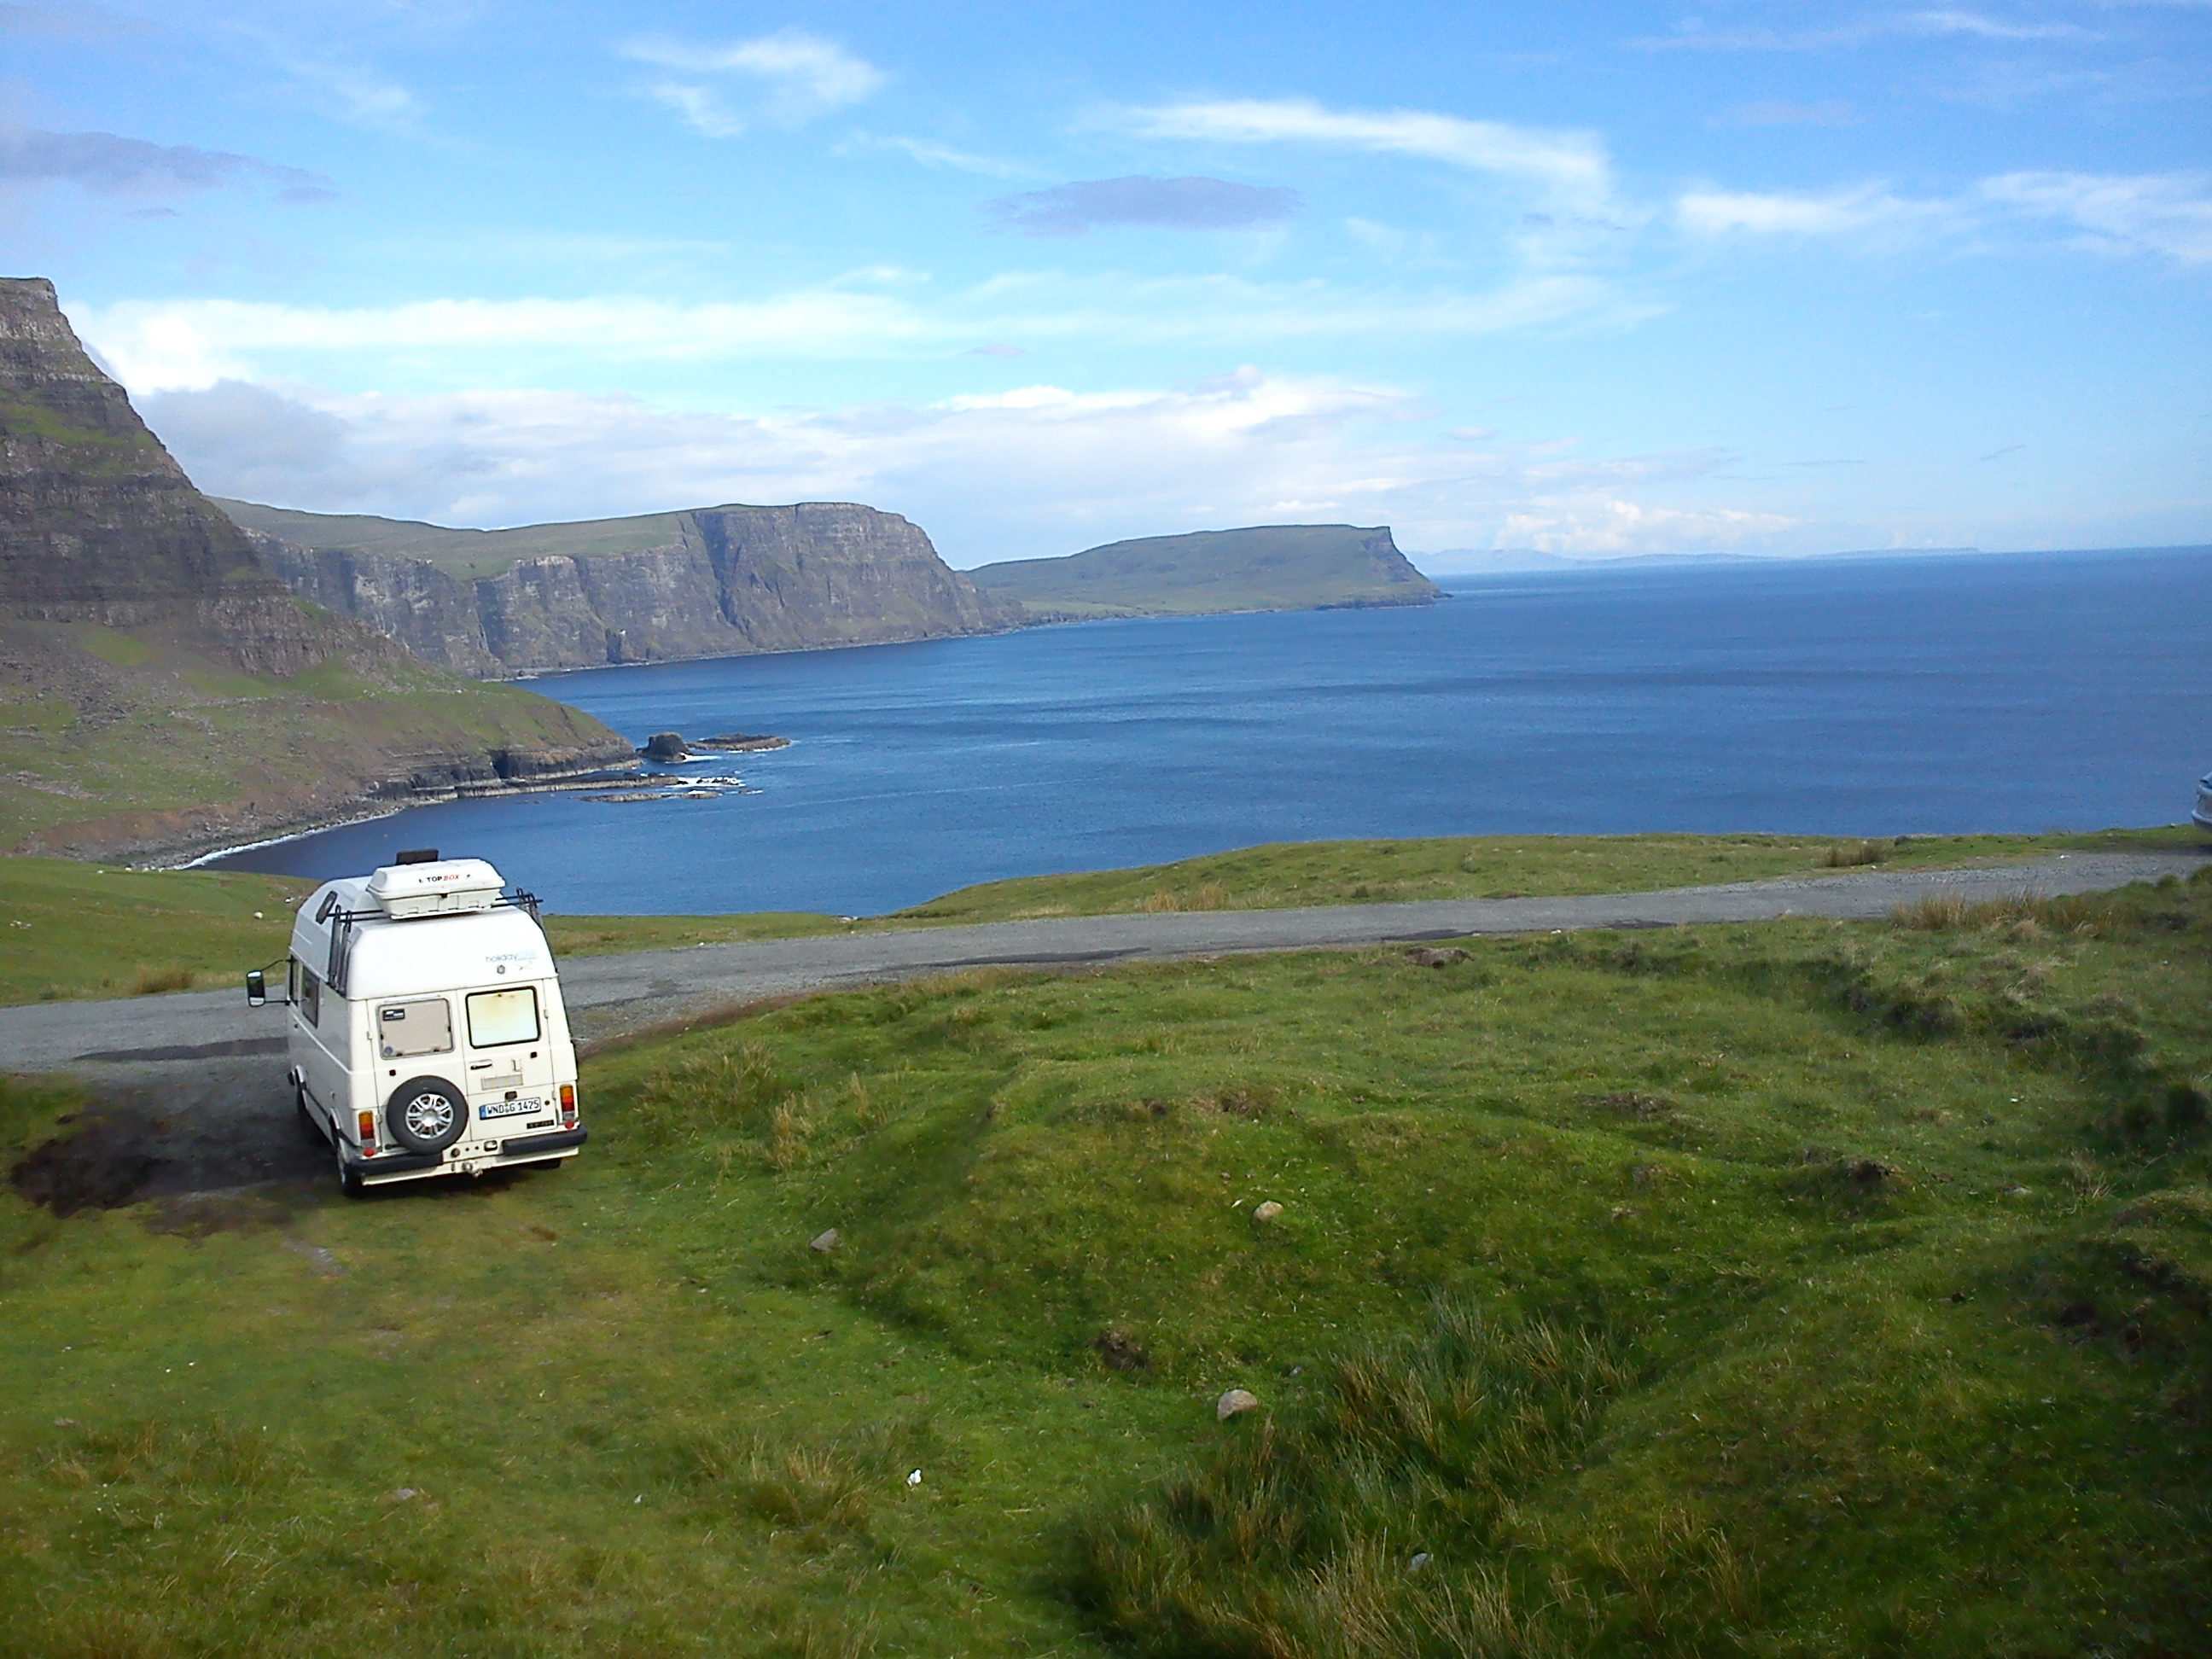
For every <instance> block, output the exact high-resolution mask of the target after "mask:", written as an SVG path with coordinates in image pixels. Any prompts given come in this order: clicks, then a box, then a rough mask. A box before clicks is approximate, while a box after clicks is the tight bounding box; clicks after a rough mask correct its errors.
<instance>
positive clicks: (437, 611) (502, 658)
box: [221, 501, 1018, 675]
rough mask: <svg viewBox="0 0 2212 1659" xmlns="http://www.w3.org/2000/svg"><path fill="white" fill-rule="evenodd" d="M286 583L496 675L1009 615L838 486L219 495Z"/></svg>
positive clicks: (883, 636) (873, 640)
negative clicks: (414, 512) (478, 506)
mask: <svg viewBox="0 0 2212 1659" xmlns="http://www.w3.org/2000/svg"><path fill="white" fill-rule="evenodd" d="M221 505H222V507H223V508H224V510H225V511H227V512H228V513H229V514H230V515H231V517H232V518H233V519H234V520H236V521H237V522H238V523H239V524H240V526H243V527H244V528H245V529H246V531H247V532H248V533H249V534H250V535H252V537H253V538H255V541H256V544H257V546H258V549H259V550H260V552H261V554H262V556H263V557H264V559H265V560H266V561H267V562H268V563H269V565H270V568H272V569H274V570H275V571H276V573H277V574H279V575H280V576H282V577H283V580H285V581H286V582H287V583H288V584H289V585H290V586H291V587H292V589H293V590H294V591H295V592H298V593H301V594H302V595H304V596H306V597H307V598H309V599H313V600H314V601H315V602H316V603H317V604H319V605H328V606H329V607H330V608H331V609H332V610H333V611H338V612H340V613H341V614H343V615H345V616H349V617H356V618H357V619H358V620H360V621H362V622H363V623H367V624H368V626H370V627H372V628H374V629H378V630H379V631H380V632H382V633H385V634H387V635H391V636H392V638H393V639H396V640H398V641H401V642H402V643H403V644H404V645H405V646H406V647H408V648H409V649H410V650H411V651H414V652H415V653H417V654H418V655H420V656H422V657H423V658H425V659H428V660H429V661H431V662H435V663H441V664H443V665H446V666H447V667H449V668H453V669H458V670H459V671H461V672H463V673H466V674H476V675H497V674H514V673H526V672H530V671H537V670H542V669H551V668H579V667H590V666H594V665H600V664H605V663H623V662H653V661H660V660H665V659H670V658H677V657H717V656H737V655H742V654H744V653H750V652H755V651H797V650H805V649H808V648H811V647H817V646H831V645H872V644H880V643H887V642H890V641H900V640H923V639H935V638H939V637H943V636H945V635H960V634H980V633H987V632H990V631H992V630H993V629H999V628H1004V627H1007V626H1011V625H1012V623H1014V622H1016V621H1018V614H1017V613H1016V612H1014V611H1012V609H1010V608H1009V607H1006V606H1003V605H997V604H994V602H992V601H991V600H989V599H986V598H985V597H984V596H983V595H981V593H979V592H976V590H975V586H973V584H971V583H970V582H969V580H968V579H967V578H966V577H965V576H963V575H960V574H957V573H956V572H954V571H952V570H951V569H949V568H946V566H945V562H944V561H943V560H942V559H940V558H939V557H938V556H937V550H936V549H935V548H934V547H933V546H932V545H931V544H930V541H929V538H928V537H927V535H925V534H923V533H922V532H921V528H920V527H919V526H915V525H913V524H910V523H908V521H907V520H904V519H902V518H901V517H899V516H898V515H897V514H896V513H879V512H878V511H877V510H876V509H875V508H873V507H860V506H856V505H854V504H852V503H850V502H842V501H809V502H805V503H802V504H800V505H799V506H796V507H701V508H697V509H696V510H692V511H689V512H682V513H647V514H645V515H643V516H641V517H637V518H629V519H601V520H591V521H588V522H586V523H580V524H550V525H530V526H524V527H522V528H520V529H513V530H448V529H446V528H443V527H441V526H437V525H429V524H416V523H411V522H408V521H405V520H394V519H380V518H374V517H369V516H366V515H362V514H348V515H336V514H325V513H296V512H292V511H289V510H287V509H284V508H281V507H261V506H258V505H256V504H255V503H253V502H251V501H224V502H222V503H221Z"/></svg>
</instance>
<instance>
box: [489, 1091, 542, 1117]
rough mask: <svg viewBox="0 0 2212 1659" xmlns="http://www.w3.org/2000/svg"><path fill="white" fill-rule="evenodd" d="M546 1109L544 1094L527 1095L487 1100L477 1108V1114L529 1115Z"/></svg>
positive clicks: (490, 1115)
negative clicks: (509, 1098)
mask: <svg viewBox="0 0 2212 1659" xmlns="http://www.w3.org/2000/svg"><path fill="white" fill-rule="evenodd" d="M544 1109H545V1097H544V1096H543V1095H525V1096H524V1097H522V1098H521V1099H520V1100H491V1101H486V1102H485V1103H483V1105H481V1106H479V1107H477V1116H478V1117H480V1118H494V1117H527V1116H529V1115H530V1114H531V1113H532V1112H542V1111H544Z"/></svg>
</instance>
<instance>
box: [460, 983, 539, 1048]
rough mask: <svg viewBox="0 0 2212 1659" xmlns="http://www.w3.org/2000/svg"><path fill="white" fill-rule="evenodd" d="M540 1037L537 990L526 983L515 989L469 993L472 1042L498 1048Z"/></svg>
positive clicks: (471, 1044) (478, 1046) (474, 1044)
mask: <svg viewBox="0 0 2212 1659" xmlns="http://www.w3.org/2000/svg"><path fill="white" fill-rule="evenodd" d="M537 1041H538V993H537V991H536V989H535V988H533V987H530V986H527V985H522V986H517V987H515V988H514V989H513V990H512V991H471V992H470V993H469V1045H470V1047H471V1048H501V1047H503V1046H504V1045H505V1044H507V1043H510V1042H537Z"/></svg>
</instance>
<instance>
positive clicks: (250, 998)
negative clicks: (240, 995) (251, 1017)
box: [246, 968, 269, 1008]
mask: <svg viewBox="0 0 2212 1659" xmlns="http://www.w3.org/2000/svg"><path fill="white" fill-rule="evenodd" d="M268 1000H269V980H268V976H267V975H264V973H263V972H262V971H261V970H260V969H258V968H256V969H254V970H253V971H252V973H250V974H248V975H246V1006H247V1007H249V1008H258V1007H260V1006H262V1005H263V1004H264V1003H265V1002H267V1001H268Z"/></svg>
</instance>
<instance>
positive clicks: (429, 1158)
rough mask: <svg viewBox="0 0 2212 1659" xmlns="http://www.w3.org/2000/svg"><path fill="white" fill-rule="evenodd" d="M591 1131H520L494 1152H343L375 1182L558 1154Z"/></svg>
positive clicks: (579, 1143)
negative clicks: (456, 1155)
mask: <svg viewBox="0 0 2212 1659" xmlns="http://www.w3.org/2000/svg"><path fill="white" fill-rule="evenodd" d="M590 1133H591V1132H590V1131H589V1130H587V1129H586V1128H584V1127H581V1126H579V1127H576V1128H574V1129H556V1130H555V1131H554V1132H553V1133H550V1134H543V1135H520V1136H518V1137H516V1138H515V1139H513V1140H502V1141H501V1142H500V1144H499V1150H498V1151H497V1152H479V1151H476V1150H474V1149H463V1150H462V1152H461V1156H459V1158H452V1157H447V1156H446V1155H445V1154H443V1153H439V1152H379V1153H378V1154H377V1155H376V1156H375V1157H374V1158H362V1157H361V1156H360V1155H359V1154H358V1153H356V1152H355V1151H354V1149H353V1148H352V1147H351V1146H347V1147H346V1148H345V1149H344V1152H345V1160H346V1164H347V1166H348V1167H349V1168H351V1169H356V1170H360V1171H361V1175H362V1180H364V1181H366V1182H368V1183H369V1184H370V1185H372V1186H374V1185H377V1184H380V1183H381V1182H387V1181H404V1180H407V1179H410V1178H411V1177H418V1176H435V1175H442V1174H453V1175H460V1174H463V1173H467V1174H470V1175H482V1174H483V1172H484V1171H485V1170H502V1169H506V1168H507V1167H508V1166H510V1165H512V1164H531V1163H535V1162H536V1161H537V1160H538V1159H540V1158H559V1157H561V1156H562V1155H563V1154H565V1153H569V1152H574V1151H575V1150H576V1149H577V1148H578V1147H579V1146H582V1145H583V1144H584V1142H585V1140H586V1139H587V1138H588V1137H589V1135H590Z"/></svg>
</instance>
